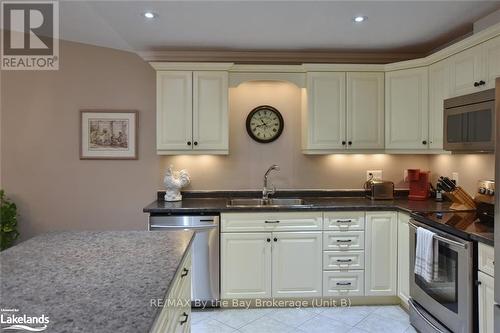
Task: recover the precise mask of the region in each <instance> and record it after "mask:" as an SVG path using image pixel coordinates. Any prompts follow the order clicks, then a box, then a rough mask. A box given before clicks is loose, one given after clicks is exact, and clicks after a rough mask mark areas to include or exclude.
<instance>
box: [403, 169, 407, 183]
mask: <svg viewBox="0 0 500 333" xmlns="http://www.w3.org/2000/svg"><path fill="white" fill-rule="evenodd" d="M403 183H408V169H404V170H403Z"/></svg>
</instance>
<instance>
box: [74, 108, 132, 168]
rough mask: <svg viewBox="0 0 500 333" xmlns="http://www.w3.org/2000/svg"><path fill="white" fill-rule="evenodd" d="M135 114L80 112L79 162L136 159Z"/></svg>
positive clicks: (123, 111) (116, 111)
mask: <svg viewBox="0 0 500 333" xmlns="http://www.w3.org/2000/svg"><path fill="white" fill-rule="evenodd" d="M137 133H138V113H137V111H132V110H81V111H80V159H82V160H97V159H103V160H136V159H137V156H138V155H137Z"/></svg>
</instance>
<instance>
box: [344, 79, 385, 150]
mask: <svg viewBox="0 0 500 333" xmlns="http://www.w3.org/2000/svg"><path fill="white" fill-rule="evenodd" d="M347 147H348V148H349V149H350V148H352V149H384V73H369V72H368V73H364V72H353V73H347Z"/></svg>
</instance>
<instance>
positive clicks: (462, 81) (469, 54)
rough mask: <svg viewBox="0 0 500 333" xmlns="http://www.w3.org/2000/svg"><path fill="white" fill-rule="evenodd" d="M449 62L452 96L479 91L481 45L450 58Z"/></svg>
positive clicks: (481, 67) (481, 68)
mask: <svg viewBox="0 0 500 333" xmlns="http://www.w3.org/2000/svg"><path fill="white" fill-rule="evenodd" d="M450 62H451V78H450V82H451V90H452V94H453V96H459V95H464V94H469V93H473V92H476V91H479V90H480V89H481V88H482V86H481V85H480V84H479V82H480V81H481V80H484V79H485V78H484V77H483V48H482V45H478V46H475V47H471V48H470V49H467V50H465V51H462V52H460V53H457V54H455V55H453V56H452V57H450Z"/></svg>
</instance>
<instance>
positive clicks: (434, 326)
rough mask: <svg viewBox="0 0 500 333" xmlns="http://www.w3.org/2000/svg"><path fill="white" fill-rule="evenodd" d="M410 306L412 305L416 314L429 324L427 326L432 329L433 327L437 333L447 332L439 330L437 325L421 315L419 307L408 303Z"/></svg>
mask: <svg viewBox="0 0 500 333" xmlns="http://www.w3.org/2000/svg"><path fill="white" fill-rule="evenodd" d="M408 304H410V306H411V307H412V308H413V310H415V312H416V313H418V315H419V316H420V318H422V319H423V320H424V321H425V322H426V323H427V325H429V326H430V327H432V328H433V329H434V330H435V331H436V332H438V333H445V332H443V331H441V330H440V329H439V327H437V326H436V325H434V324H433V323H432V322H431V321H430V320H429V319H427V318H426V317H425V315H424V314H423V313H421V312H420V311H419V310H418V309H417V307H416V306H415V305H413V304H412V302H408Z"/></svg>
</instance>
